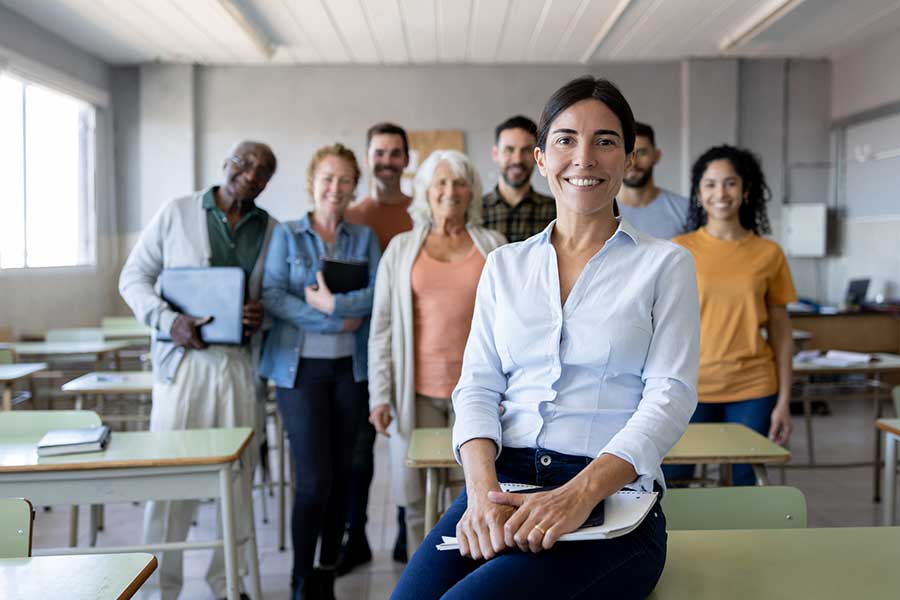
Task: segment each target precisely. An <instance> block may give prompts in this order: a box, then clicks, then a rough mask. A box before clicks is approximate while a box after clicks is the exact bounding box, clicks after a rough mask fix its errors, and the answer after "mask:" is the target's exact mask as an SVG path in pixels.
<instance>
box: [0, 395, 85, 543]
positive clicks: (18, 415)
mask: <svg viewBox="0 0 900 600" xmlns="http://www.w3.org/2000/svg"><path fill="white" fill-rule="evenodd" d="M98 425H102V423H101V421H100V416H99V415H98V414H97V413H95V412H93V411H89V410H13V411H7V412H0V438H4V437H6V436H29V437H40V436H43V435H44V434H45V433H47V432H48V431H50V430H51V429H78V428H81V427H97V426H98ZM96 512H97V511H96V510H94V509H93V507H92V510H91V517H92V519H91V521H92V523H91V539H92V540H94V539H95V538H96V535H97V534H96V528H95V523H94V522H93V521H94V517H95V513H96ZM77 541H78V505H77V504H76V505H72V512H71V517H70V521H69V546H72V547H74V546H75V545H76V543H77Z"/></svg>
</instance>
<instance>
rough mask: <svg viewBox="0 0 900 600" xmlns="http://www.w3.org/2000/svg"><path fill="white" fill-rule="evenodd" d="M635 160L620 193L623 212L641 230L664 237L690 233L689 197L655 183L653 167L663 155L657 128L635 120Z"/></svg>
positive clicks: (619, 197) (620, 212)
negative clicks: (655, 134) (656, 131)
mask: <svg viewBox="0 0 900 600" xmlns="http://www.w3.org/2000/svg"><path fill="white" fill-rule="evenodd" d="M635 133H636V134H637V136H636V137H635V140H634V161H633V162H632V163H631V167H630V168H629V169H628V170H627V171H625V177H624V178H623V179H622V189H621V190H619V194H618V195H617V196H616V199H617V200H618V206H619V214H620V215H622V216H623V217H624V218H625V220H626V221H628V222H629V223H631V224H632V225H634V226H635V228H637V229H638V230H639V231H642V232H644V233H647V234H649V235H652V236H653V237H657V238H662V239H667V240H668V239H671V238H673V237H675V236H676V235H681V234H682V233H687V220H688V208H689V204H688V200H687V198H684V197H683V196H679V195H678V194H676V193H674V192H670V191H669V190H666V189H663V188H661V187H658V186H657V185H656V184H655V183H654V182H653V167H654V166H656V163H658V162H659V159H660V158H661V157H662V152H661V151H660V150H659V149H658V148H657V147H656V138H655V136H654V134H653V128H652V127H650V126H649V125H647V124H645V123H635Z"/></svg>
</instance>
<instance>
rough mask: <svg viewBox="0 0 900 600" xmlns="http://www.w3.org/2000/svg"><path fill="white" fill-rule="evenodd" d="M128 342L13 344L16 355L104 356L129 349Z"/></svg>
mask: <svg viewBox="0 0 900 600" xmlns="http://www.w3.org/2000/svg"><path fill="white" fill-rule="evenodd" d="M127 347H128V342H18V343H16V344H13V348H14V349H15V351H16V354H19V355H21V356H24V355H28V354H31V355H35V354H40V355H46V356H54V355H66V354H103V353H105V352H115V351H116V350H121V349H122V348H127Z"/></svg>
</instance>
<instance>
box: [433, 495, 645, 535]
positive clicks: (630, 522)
mask: <svg viewBox="0 0 900 600" xmlns="http://www.w3.org/2000/svg"><path fill="white" fill-rule="evenodd" d="M535 487H538V486H534V485H528V484H523V483H501V484H500V488H501V489H502V490H503V491H504V492H514V491H519V490H525V489H531V488H535ZM658 495H659V494H658V493H657V492H638V491H633V490H620V491H618V492H616V493H615V494H613V495H612V496H610V497H609V498H607V499H606V507H605V514H604V520H603V525H598V526H596V527H585V528H583V529H577V530H575V531H573V532H571V533H566V534H563V535H561V536H560V538H559V541H561V542H577V541H582V540H607V539H612V538H617V537H619V536H622V535H625V534H626V533H631V532H632V531H634V530H635V529H637V527H638V525H640V524H641V523H642V522H643V521H644V518H645V517H646V516H647V514H649V512H650V509H652V508H653V506H654V505H655V504H656V497H657V496H658ZM441 539H442V540H443V543H441V544H438V545H437V549H438V550H459V544H458V543H457V541H456V538H455V537H450V536H442V538H441Z"/></svg>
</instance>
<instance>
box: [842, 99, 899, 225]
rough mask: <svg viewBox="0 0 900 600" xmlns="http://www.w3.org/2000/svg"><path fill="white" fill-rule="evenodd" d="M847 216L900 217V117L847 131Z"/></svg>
mask: <svg viewBox="0 0 900 600" xmlns="http://www.w3.org/2000/svg"><path fill="white" fill-rule="evenodd" d="M844 144H845V145H844V159H845V160H844V169H845V171H844V175H845V179H844V181H845V194H844V197H845V198H846V204H847V213H846V214H847V217H848V218H854V217H879V216H886V215H900V114H895V115H891V116H888V117H882V118H880V119H875V120H872V121H868V122H866V123H861V124H859V125H854V126H852V127H848V128H847V134H846V138H845V143H844Z"/></svg>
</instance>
